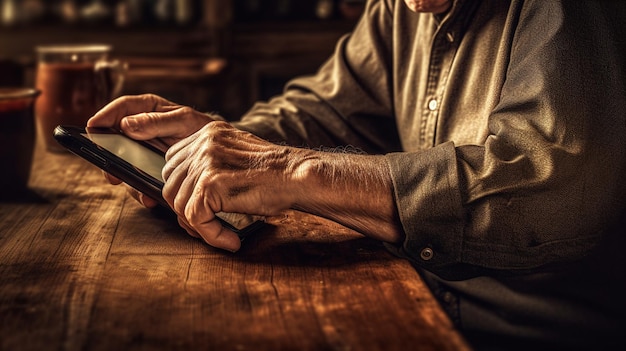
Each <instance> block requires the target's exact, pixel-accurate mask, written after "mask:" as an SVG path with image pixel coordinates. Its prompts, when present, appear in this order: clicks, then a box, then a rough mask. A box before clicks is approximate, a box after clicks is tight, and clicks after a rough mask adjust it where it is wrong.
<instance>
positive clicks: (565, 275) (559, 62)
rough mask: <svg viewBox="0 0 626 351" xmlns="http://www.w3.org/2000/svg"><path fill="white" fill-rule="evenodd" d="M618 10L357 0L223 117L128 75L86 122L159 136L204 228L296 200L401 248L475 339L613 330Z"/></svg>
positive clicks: (211, 231) (597, 338)
mask: <svg viewBox="0 0 626 351" xmlns="http://www.w3.org/2000/svg"><path fill="white" fill-rule="evenodd" d="M624 18H626V10H625V6H624V2H617V1H615V2H610V1H586V0H580V1H567V0H549V1H546V0H535V1H532V0H527V1H524V0H510V1H504V0H482V1H473V0H465V1H464V0H424V1H417V0H405V1H404V3H402V2H400V1H395V0H371V1H368V3H367V6H366V10H365V13H364V14H363V16H362V18H361V20H360V21H359V23H358V24H357V26H356V27H355V29H354V31H353V32H352V33H351V34H349V35H346V36H345V37H343V38H342V39H341V40H340V41H339V42H338V44H337V47H336V51H335V53H334V55H333V56H332V57H331V58H330V59H329V60H328V61H327V62H326V63H325V64H324V65H323V66H322V67H321V68H320V70H319V71H318V72H317V74H315V75H313V76H308V77H300V78H297V79H294V80H292V81H291V82H290V83H289V84H288V85H287V87H286V88H285V91H284V93H283V94H282V95H280V96H277V97H275V98H273V99H271V100H270V101H268V102H259V103H257V104H256V105H255V106H254V107H253V108H252V109H251V110H250V111H249V112H248V113H247V114H246V115H245V116H243V117H242V119H241V120H239V121H237V122H233V123H230V124H228V123H225V122H223V121H219V120H221V118H220V117H219V116H217V115H205V114H202V113H200V112H197V111H194V110H192V109H191V108H189V107H183V106H179V105H176V104H174V103H171V102H169V101H166V100H164V99H161V98H159V97H156V96H153V95H144V96H134V97H130V96H128V97H122V98H120V99H118V100H116V101H114V102H113V103H111V104H110V105H108V106H107V107H105V108H104V109H103V110H102V111H100V112H99V113H97V114H96V115H95V116H94V117H93V118H92V119H91V120H90V121H89V124H88V125H89V126H114V127H117V128H120V129H122V130H123V131H124V132H125V133H127V134H128V135H130V136H132V137H134V138H137V139H153V138H160V139H161V140H162V141H164V142H166V143H167V144H168V145H170V146H171V147H170V148H169V149H168V150H167V156H166V158H167V160H168V162H167V165H166V166H165V168H164V170H163V176H164V178H165V179H166V185H165V188H164V190H163V196H164V198H165V199H166V200H167V202H168V203H169V204H170V206H171V207H172V208H173V210H174V211H175V212H176V213H177V215H178V217H179V222H180V224H181V226H182V227H184V228H185V229H186V230H187V231H188V232H189V233H190V234H191V235H194V236H199V237H201V238H203V239H204V240H205V241H206V242H207V243H208V244H210V245H213V246H216V247H219V248H223V249H226V250H230V251H236V250H237V249H238V248H239V245H240V243H239V240H238V238H237V237H236V235H234V233H232V232H230V231H229V230H228V229H225V228H223V227H222V226H221V225H220V224H219V222H218V221H217V220H215V215H214V214H215V213H216V212H219V211H227V212H241V213H249V214H259V215H272V214H276V213H278V212H280V211H281V210H284V209H287V208H292V209H298V210H302V211H306V212H309V213H313V214H316V215H320V216H323V217H326V218H329V219H332V220H334V221H337V222H339V223H341V224H344V225H346V226H348V227H351V228H354V229H356V230H357V231H359V232H361V233H363V234H364V235H367V236H370V237H373V238H375V239H378V240H382V241H384V242H386V245H387V247H388V248H389V249H390V250H392V251H393V252H394V253H396V254H398V255H401V256H402V257H406V258H407V259H409V260H411V262H412V263H413V264H414V265H415V267H416V269H418V270H419V272H420V273H421V274H422V276H423V278H424V280H425V281H426V282H427V284H428V285H429V287H430V288H431V290H432V291H433V293H434V294H435V296H436V297H437V298H438V299H439V300H440V301H441V304H442V306H443V308H444V309H445V310H446V311H447V312H448V314H449V315H450V317H451V319H452V320H453V321H454V322H455V323H456V325H457V326H458V327H459V329H460V330H461V331H462V332H463V333H464V334H465V336H466V337H467V339H468V340H469V341H470V343H471V344H472V345H474V346H475V347H476V348H477V349H490V348H495V349H514V348H517V347H519V348H528V347H540V348H558V349H567V348H569V349H577V348H588V347H589V348H591V347H596V348H597V347H602V346H605V347H611V346H612V347H621V346H624V336H623V328H624V314H625V312H626V311H625V309H624V296H626V295H624V281H625V280H626V279H625V276H624V259H623V257H624V255H623V254H622V253H621V251H622V250H623V249H624V248H625V245H624V234H625V233H624V229H623V225H622V224H623V223H622V222H621V221H622V219H621V218H622V217H623V215H624V213H625V206H624V199H625V198H626V196H625V195H626V193H625V184H626V183H625V181H624V180H623V179H625V178H624V176H625V175H626V154H625V153H626V90H625V84H626V79H625V76H626V70H625V64H626V58H625V57H624V56H623V55H624V54H623V53H624V52H626V45H624V38H626V32H625V30H624V29H625V21H624ZM345 146H350V149H353V150H358V151H359V152H328V151H323V150H327V148H334V147H345ZM320 147H322V148H320ZM344 149H345V148H344ZM112 181H113V182H117V181H116V180H115V179H112ZM136 195H137V197H138V198H139V199H140V200H141V201H142V202H143V203H144V205H146V206H154V205H155V204H156V203H155V201H154V200H152V199H149V198H147V197H145V196H142V195H141V194H136Z"/></svg>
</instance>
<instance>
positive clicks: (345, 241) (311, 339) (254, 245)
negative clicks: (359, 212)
mask: <svg viewBox="0 0 626 351" xmlns="http://www.w3.org/2000/svg"><path fill="white" fill-rule="evenodd" d="M30 189H31V191H30V193H29V195H28V196H25V197H23V198H21V199H20V200H18V201H9V202H7V201H5V202H3V203H0V350H466V349H468V347H467V345H466V343H465V341H464V340H463V338H462V337H461V336H460V334H458V333H457V331H455V330H454V328H453V326H452V324H451V323H450V321H449V320H448V318H447V317H446V315H445V314H444V313H443V311H442V310H441V309H440V308H439V306H438V304H437V302H436V301H435V300H434V299H433V297H432V296H431V294H430V292H429V291H428V289H427V288H426V286H425V285H424V284H423V283H422V281H421V280H420V277H419V275H418V274H417V273H416V271H415V270H414V269H413V268H412V267H411V266H410V264H408V263H407V262H406V261H404V260H402V259H398V258H395V257H393V256H392V255H390V254H389V253H388V252H387V251H385V249H384V248H383V247H382V246H381V244H380V243H378V242H376V241H373V240H371V239H367V238H364V237H362V236H360V235H359V234H357V233H355V232H353V231H351V230H349V229H346V228H344V227H342V226H339V225H337V224H334V223H332V222H330V221H327V220H324V219H321V218H317V217H313V216H310V215H306V214H302V213H299V212H292V211H287V212H285V213H284V214H283V215H280V216H276V217H272V218H268V220H267V222H268V225H267V227H266V228H264V229H262V230H260V231H259V232H258V233H256V234H255V235H253V236H252V237H250V238H248V239H246V241H245V242H244V247H243V248H242V250H240V251H239V252H238V253H236V254H231V253H227V252H224V251H221V250H217V249H214V248H211V247H209V246H208V245H206V244H204V243H203V242H201V241H200V240H198V239H195V238H192V237H190V236H188V235H187V234H186V233H185V232H184V231H183V230H182V229H180V228H179V227H178V225H177V224H176V223H175V221H172V220H171V218H163V217H161V216H159V215H158V213H155V212H153V211H150V210H147V209H145V208H143V207H142V206H140V205H139V204H138V203H136V202H135V201H134V200H133V199H132V198H130V197H129V196H128V195H127V194H126V192H125V189H124V187H123V186H112V185H110V184H108V183H106V182H105V181H104V178H103V177H102V176H101V173H100V171H99V170H97V169H96V168H95V167H93V166H91V165H90V164H88V163H86V162H84V161H82V160H80V159H78V158H77V157H76V156H73V155H70V154H67V155H57V154H50V153H47V152H45V151H43V150H41V148H38V149H37V151H36V155H35V161H34V166H33V174H32V176H31V181H30Z"/></svg>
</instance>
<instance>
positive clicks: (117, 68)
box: [94, 60, 128, 100]
mask: <svg viewBox="0 0 626 351" xmlns="http://www.w3.org/2000/svg"><path fill="white" fill-rule="evenodd" d="M103 69H107V70H109V72H110V76H111V86H110V87H109V91H108V92H107V93H108V94H109V100H113V99H115V98H116V97H118V96H119V95H120V94H121V93H122V87H123V86H124V79H125V76H126V72H127V71H128V63H126V62H123V61H120V60H113V61H105V60H103V61H98V62H96V64H95V66H94V70H95V71H96V72H98V71H100V70H103Z"/></svg>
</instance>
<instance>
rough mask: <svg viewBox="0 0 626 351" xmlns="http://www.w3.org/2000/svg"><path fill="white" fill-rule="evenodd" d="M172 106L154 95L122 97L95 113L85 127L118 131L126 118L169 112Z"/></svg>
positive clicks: (172, 104)
mask: <svg viewBox="0 0 626 351" xmlns="http://www.w3.org/2000/svg"><path fill="white" fill-rule="evenodd" d="M174 106H175V104H174V103H172V102H170V101H168V100H166V99H164V98H162V97H159V96H157V95H154V94H143V95H127V96H122V97H119V98H117V99H115V100H113V101H112V102H110V103H109V104H107V105H106V106H104V107H103V108H102V109H101V110H100V111H98V112H96V114H95V115H93V116H92V117H91V118H90V119H89V120H88V121H87V127H113V128H116V129H120V121H121V120H122V118H124V117H126V116H130V115H135V114H138V113H142V112H164V111H169V110H171V109H172V108H173V107H174Z"/></svg>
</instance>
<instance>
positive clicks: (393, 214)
mask: <svg viewBox="0 0 626 351" xmlns="http://www.w3.org/2000/svg"><path fill="white" fill-rule="evenodd" d="M301 152H302V154H303V155H300V157H298V158H297V161H295V162H294V169H293V172H292V173H293V174H294V177H293V179H292V180H293V181H294V182H295V183H297V186H296V187H295V188H296V189H299V191H297V192H296V194H295V201H294V203H293V205H292V207H293V208H294V209H298V210H302V211H305V212H308V213H312V214H315V215H319V216H322V217H325V218H328V219H331V220H333V221H336V222H338V223H341V224H343V225H345V226H347V227H349V228H352V229H355V230H356V231H358V232H360V233H363V234H365V235H367V236H369V237H372V238H375V239H378V240H382V241H386V242H390V243H400V242H402V240H403V239H404V234H403V231H402V229H401V225H400V221H399V219H398V213H397V209H396V205H395V202H394V196H393V184H392V181H391V177H390V173H389V166H388V164H387V161H386V159H385V158H384V157H383V156H369V155H358V154H348V153H334V152H333V153H331V152H319V151H313V150H301Z"/></svg>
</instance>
